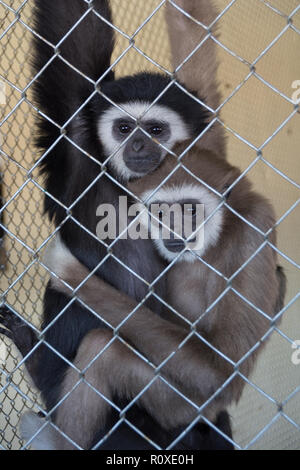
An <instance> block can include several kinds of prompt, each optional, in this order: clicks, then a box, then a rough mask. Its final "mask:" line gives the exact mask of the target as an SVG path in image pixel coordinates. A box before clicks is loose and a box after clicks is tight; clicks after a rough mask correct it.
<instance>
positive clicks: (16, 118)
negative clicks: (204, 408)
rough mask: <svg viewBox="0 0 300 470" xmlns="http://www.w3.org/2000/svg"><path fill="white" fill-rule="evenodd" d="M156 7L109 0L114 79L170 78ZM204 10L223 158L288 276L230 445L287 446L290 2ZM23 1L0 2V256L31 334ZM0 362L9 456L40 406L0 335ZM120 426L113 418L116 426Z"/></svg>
mask: <svg viewBox="0 0 300 470" xmlns="http://www.w3.org/2000/svg"><path fill="white" fill-rule="evenodd" d="M207 1H208V0H207ZM166 2H167V0H162V1H159V0H151V1H150V0H147V1H144V0H132V1H130V2H128V1H126V0H111V6H112V9H113V18H114V20H113V23H114V24H113V25H112V27H113V28H114V30H115V34H116V47H115V50H114V55H113V59H112V63H113V64H114V69H115V71H116V75H117V76H123V75H127V74H132V73H133V72H136V71H140V70H150V71H160V72H163V73H166V74H168V75H170V73H172V70H171V66H170V50H169V49H170V46H169V39H168V34H167V29H166V26H165V19H164V10H165V7H166V5H165V4H166ZM215 3H216V6H217V8H218V12H219V15H218V17H217V19H216V21H215V25H217V26H218V31H219V35H218V37H215V36H214V35H212V33H211V29H210V28H207V34H208V35H210V36H211V37H212V38H213V40H214V42H215V44H216V48H217V52H218V60H219V72H218V80H219V83H220V90H221V93H222V105H221V107H220V114H219V116H220V117H219V120H220V122H221V123H222V125H223V126H224V128H225V130H226V135H227V145H228V157H229V160H230V162H231V163H233V164H235V165H236V166H238V167H239V168H240V169H241V170H242V172H243V174H244V175H248V176H249V178H250V179H251V181H252V182H253V184H254V187H255V188H256V189H258V191H259V192H260V193H262V194H264V195H266V196H267V197H268V198H269V199H270V200H271V201H272V203H273V205H274V207H275V210H276V216H277V231H278V248H277V252H278V256H279V264H281V265H282V266H283V267H284V269H285V271H286V274H287V278H288V292H287V296H286V300H285V307H284V309H283V311H282V312H281V313H280V315H282V317H283V319H282V322H281V324H280V327H278V326H276V325H273V326H272V327H271V330H272V332H273V334H272V337H271V340H270V341H269V342H268V346H267V347H266V349H265V350H264V352H263V354H262V355H261V356H260V359H259V362H258V364H257V367H256V370H255V372H254V374H253V375H252V376H251V378H249V379H245V380H246V381H247V384H246V387H245V389H244V392H243V396H242V399H241V400H240V402H239V404H238V405H237V406H234V407H232V409H231V415H232V420H233V439H234V443H235V446H236V448H238V449H298V448H299V447H300V385H299V384H300V365H299V355H298V354H297V351H298V350H297V349H296V347H297V345H299V342H298V343H297V341H298V340H300V317H299V297H300V295H299V294H300V292H299V280H300V272H299V263H300V257H299V254H300V242H299V228H300V227H299V220H300V219H299V210H300V209H299V202H300V196H299V193H300V191H299V190H300V159H299V150H298V149H299V148H300V117H299V107H298V105H297V101H299V100H297V98H299V97H300V94H299V93H297V90H299V88H300V61H299V57H298V51H299V46H300V3H299V1H298V0H270V1H266V0H250V1H249V0H231V1H229V0H218V1H216V2H215ZM32 5H33V2H32V1H30V0H27V1H26V0H24V1H21V0H6V1H0V22H1V33H0V40H1V45H0V48H1V49H0V51H1V64H0V80H1V86H2V88H1V90H0V112H1V123H0V125H1V171H2V173H3V181H2V187H1V191H2V197H3V200H2V206H1V207H2V209H1V217H2V219H1V225H0V226H1V232H0V237H2V236H3V239H4V247H5V254H6V259H5V260H4V257H3V256H2V255H1V253H0V265H1V266H0V268H3V271H1V285H0V287H1V294H3V301H5V303H6V304H8V305H10V306H11V307H12V308H13V310H14V311H15V312H17V313H18V314H19V315H20V316H22V317H23V318H25V319H26V321H28V322H30V323H32V324H33V325H35V326H36V327H39V326H40V321H41V315H42V299H43V292H44V289H45V286H46V284H47V281H48V279H49V273H48V271H47V270H46V269H45V267H44V266H43V264H42V263H40V256H41V254H42V252H43V249H44V247H45V246H46V245H47V243H48V241H49V240H50V239H51V236H52V234H53V232H54V228H53V226H51V224H50V223H49V221H48V219H47V218H46V217H45V216H44V215H43V179H42V177H41V175H40V174H39V168H38V165H37V161H38V160H39V158H40V156H39V155H37V151H36V149H35V148H34V146H33V142H32V141H33V137H34V129H35V127H34V118H35V116H36V114H37V109H36V107H35V105H34V101H33V97H32V84H33V80H34V79H33V76H32V70H31V67H30V49H31V38H32V34H33V32H34V27H33V22H32ZM207 26H210V25H207ZM2 98H3V99H2ZM299 99H300V98H299ZM0 197H1V195H0ZM0 200H1V199H0ZM0 240H1V245H0V250H1V247H2V238H0ZM271 330H270V331H271ZM4 345H5V347H4ZM0 361H1V364H0V372H1V382H0V396H1V400H0V403H1V408H0V411H1V414H0V435H1V443H0V445H1V448H3V449H20V448H22V447H23V446H24V442H22V440H21V439H20V435H19V432H18V423H19V420H20V417H21V416H22V414H23V413H24V412H25V411H26V410H27V409H29V408H33V409H35V410H37V409H39V408H38V407H39V406H40V407H42V403H41V400H40V397H39V393H38V392H37V391H36V390H35V389H34V387H33V386H32V384H31V382H30V380H29V379H28V376H26V374H25V372H24V365H23V361H22V360H21V359H20V356H19V354H18V352H17V350H16V349H15V347H14V346H13V344H12V343H11V342H10V341H9V340H7V339H5V338H4V337H3V336H1V343H0ZM135 401H136V400H133V401H132V402H131V403H130V405H129V407H130V406H131V405H133V404H134V403H135ZM112 405H113V404H112ZM124 419H126V416H125V415H124V414H121V415H120V422H121V421H122V420H124ZM129 424H130V423H129ZM132 428H133V429H135V431H136V432H139V430H138V429H136V428H135V427H134V426H133V425H132ZM154 445H155V444H154ZM173 445H174V443H173ZM171 447H172V445H171Z"/></svg>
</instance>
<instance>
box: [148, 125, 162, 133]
mask: <svg viewBox="0 0 300 470" xmlns="http://www.w3.org/2000/svg"><path fill="white" fill-rule="evenodd" d="M162 131H163V130H162V127H160V126H153V127H151V128H150V129H149V134H153V135H160V134H161V133H162Z"/></svg>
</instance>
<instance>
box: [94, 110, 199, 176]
mask: <svg viewBox="0 0 300 470" xmlns="http://www.w3.org/2000/svg"><path fill="white" fill-rule="evenodd" d="M150 105H151V104H150V103H138V102H136V103H126V104H125V105H123V109H124V110H125V111H126V112H123V111H121V110H119V109H116V108H110V109H108V110H107V111H106V112H105V113H104V114H103V115H102V116H101V118H100V120H99V126H98V132H99V136H100V139H101V141H102V144H103V146H104V149H105V152H106V154H107V155H112V157H111V159H110V160H109V163H110V165H111V166H112V167H113V169H114V170H115V172H116V173H117V174H119V175H121V176H122V177H123V178H124V179H125V180H127V179H130V178H134V177H140V176H142V175H145V174H147V173H150V172H152V171H154V170H155V169H156V168H157V167H158V166H159V165H160V163H161V162H162V160H163V159H164V157H165V156H166V154H167V152H168V150H171V149H172V148H173V147H174V145H175V144H176V142H178V141H184V140H186V139H188V138H189V137H190V131H189V128H188V126H187V124H186V123H185V122H184V121H183V119H182V118H181V117H180V115H179V114H178V113H176V112H175V111H173V110H171V109H169V108H168V107H166V106H162V105H155V106H153V107H152V108H150V109H149V107H150ZM130 116H132V118H131V117H130ZM122 144H123V145H122ZM159 144H161V145H162V146H160V145H159ZM164 147H165V148H164Z"/></svg>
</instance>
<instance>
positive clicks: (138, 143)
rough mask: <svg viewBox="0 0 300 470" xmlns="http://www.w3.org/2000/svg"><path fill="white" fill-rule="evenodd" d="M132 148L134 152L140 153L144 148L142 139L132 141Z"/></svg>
mask: <svg viewBox="0 0 300 470" xmlns="http://www.w3.org/2000/svg"><path fill="white" fill-rule="evenodd" d="M132 148H133V150H134V151H135V152H140V151H141V150H143V148H144V141H143V140H142V139H136V140H134V141H133V144H132Z"/></svg>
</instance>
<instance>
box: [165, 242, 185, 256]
mask: <svg viewBox="0 0 300 470" xmlns="http://www.w3.org/2000/svg"><path fill="white" fill-rule="evenodd" d="M164 245H165V247H166V249H167V250H168V251H171V252H172V253H179V252H180V251H182V250H184V248H185V243H184V241H183V240H164Z"/></svg>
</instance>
